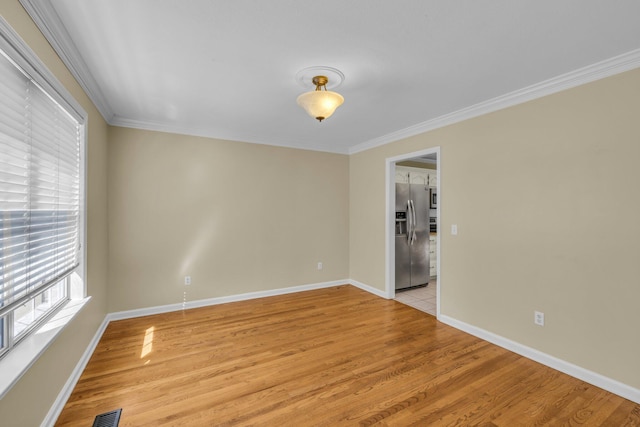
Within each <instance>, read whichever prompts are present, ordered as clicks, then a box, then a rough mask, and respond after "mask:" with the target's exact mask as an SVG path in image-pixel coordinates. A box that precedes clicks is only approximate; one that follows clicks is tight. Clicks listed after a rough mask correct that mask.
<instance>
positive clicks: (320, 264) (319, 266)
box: [318, 262, 322, 270]
mask: <svg viewBox="0 0 640 427" xmlns="http://www.w3.org/2000/svg"><path fill="white" fill-rule="evenodd" d="M318 270H322V263H321V262H319V263H318Z"/></svg>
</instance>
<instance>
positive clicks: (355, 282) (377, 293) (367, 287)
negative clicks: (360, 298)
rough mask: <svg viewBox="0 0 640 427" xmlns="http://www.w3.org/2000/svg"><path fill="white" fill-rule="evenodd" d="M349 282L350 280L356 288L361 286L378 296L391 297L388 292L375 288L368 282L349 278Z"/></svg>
mask: <svg viewBox="0 0 640 427" xmlns="http://www.w3.org/2000/svg"><path fill="white" fill-rule="evenodd" d="M348 282H349V284H350V285H353V286H355V287H356V288H360V289H362V290H363V291H367V292H369V293H370V294H374V295H376V296H379V297H380V298H385V299H391V298H390V297H389V296H388V295H387V293H386V292H385V291H381V290H380V289H378V288H374V287H373V286H370V285H366V284H364V283H362V282H358V281H357V280H353V279H349V280H348Z"/></svg>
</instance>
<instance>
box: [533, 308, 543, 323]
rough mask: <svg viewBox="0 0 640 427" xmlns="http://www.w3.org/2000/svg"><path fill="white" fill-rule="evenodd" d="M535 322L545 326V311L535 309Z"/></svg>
mask: <svg viewBox="0 0 640 427" xmlns="http://www.w3.org/2000/svg"><path fill="white" fill-rule="evenodd" d="M533 323H535V324H536V325H540V326H544V313H543V312H541V311H534V312H533Z"/></svg>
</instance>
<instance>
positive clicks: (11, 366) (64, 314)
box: [0, 16, 90, 399]
mask: <svg viewBox="0 0 640 427" xmlns="http://www.w3.org/2000/svg"><path fill="white" fill-rule="evenodd" d="M0 49H2V51H4V53H5V54H6V55H7V56H8V57H9V58H10V60H11V61H13V62H14V63H15V64H16V65H18V67H20V68H22V70H23V71H24V72H25V73H26V74H28V75H29V77H30V78H31V79H32V80H33V81H34V82H35V83H36V84H37V85H39V86H40V88H42V90H43V91H44V92H45V93H46V94H47V95H48V96H50V97H51V98H52V99H53V100H54V101H55V102H57V103H58V104H59V105H60V106H61V107H62V108H63V109H64V110H66V112H67V113H68V114H70V115H71V116H72V117H73V118H74V119H75V120H77V122H78V123H79V126H80V147H79V149H80V162H79V165H80V171H79V172H80V177H79V184H80V189H79V197H80V201H79V213H78V214H79V229H78V233H79V236H78V241H79V244H80V250H79V254H78V266H77V267H76V268H75V270H74V271H73V272H72V273H71V274H70V275H68V276H66V277H63V278H61V280H60V281H56V282H54V283H52V284H51V286H50V287H47V288H45V289H42V290H40V291H39V292H37V294H34V295H33V298H34V299H36V298H38V297H39V295H40V294H41V293H43V292H47V291H48V290H49V289H51V288H53V287H55V286H57V284H58V283H60V282H64V287H65V288H66V295H65V297H64V299H62V300H60V301H58V302H57V303H56V304H55V305H54V306H53V307H50V309H49V310H48V312H47V313H46V315H43V316H41V318H40V319H38V320H37V322H34V323H33V324H31V325H29V326H28V327H27V328H26V329H25V330H24V331H22V332H21V333H20V334H19V335H17V336H16V337H15V340H14V342H13V343H12V346H11V347H9V348H5V349H2V348H0V399H1V398H2V397H3V396H4V395H5V394H6V393H7V392H8V390H9V389H10V388H11V387H12V386H13V385H14V384H15V383H16V382H17V381H18V380H19V379H20V377H21V376H22V375H23V374H24V373H25V372H26V371H27V370H28V369H29V367H30V366H31V365H32V364H33V363H35V361H36V360H37V359H38V357H39V356H40V355H41V354H42V353H43V352H44V351H45V350H46V349H47V348H48V346H49V345H50V344H51V343H52V342H53V341H54V340H55V338H56V336H57V335H58V333H59V332H60V331H61V330H62V329H63V328H64V327H65V326H66V325H67V324H68V323H69V322H70V321H71V320H72V319H73V318H74V316H75V315H76V314H77V313H78V312H79V311H80V310H81V309H82V307H84V306H85V304H86V303H87V302H88V301H89V299H90V298H89V297H87V286H86V277H87V275H86V267H87V262H86V260H87V250H86V248H87V244H86V222H87V221H86V204H87V197H86V180H87V157H86V151H87V139H88V114H87V113H86V112H85V110H84V109H83V108H82V106H81V105H80V104H79V103H78V102H77V101H76V100H75V99H74V98H73V96H72V95H71V94H70V93H69V91H68V90H67V89H66V88H65V87H64V86H63V85H62V84H61V83H60V82H59V81H58V79H57V78H56V77H55V76H54V75H53V73H51V71H49V69H48V68H47V67H46V65H45V64H44V63H43V62H42V61H41V60H40V59H39V58H38V56H37V55H36V54H35V53H34V52H33V50H31V48H30V47H29V46H28V45H27V44H26V43H25V42H24V41H23V40H22V39H21V38H20V36H19V35H18V33H17V32H16V31H15V30H14V29H13V28H12V27H11V26H10V25H9V24H8V23H7V21H6V20H5V19H4V18H3V17H2V16H0ZM29 301H32V300H29ZM34 304H35V303H34ZM11 317H12V316H9V317H7V314H5V316H4V319H5V321H4V322H0V324H1V325H0V327H3V328H4V332H3V334H7V333H9V334H12V331H11V328H12V325H11V326H10V325H8V323H13V319H11ZM4 336H5V340H6V337H7V336H6V335H4ZM11 339H12V338H11V337H9V340H11ZM23 343H24V344H23Z"/></svg>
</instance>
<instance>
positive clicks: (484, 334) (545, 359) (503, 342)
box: [438, 315, 640, 404]
mask: <svg viewBox="0 0 640 427" xmlns="http://www.w3.org/2000/svg"><path fill="white" fill-rule="evenodd" d="M438 320H439V321H441V322H442V323H445V324H447V325H449V326H452V327H454V328H456V329H459V330H461V331H464V332H467V333H469V334H471V335H473V336H475V337H478V338H480V339H483V340H485V341H488V342H490V343H492V344H495V345H497V346H500V347H502V348H506V349H507V350H510V351H513V352H514V353H517V354H519V355H521V356H524V357H526V358H527V359H531V360H534V361H536V362H538V363H541V364H543V365H545V366H548V367H550V368H553V369H555V370H557V371H560V372H563V373H565V374H567V375H570V376H572V377H574V378H577V379H579V380H582V381H584V382H587V383H589V384H593V385H595V386H597V387H600V388H602V389H604V390H607V391H610V392H611V393H613V394H616V395H618V396H622V397H624V398H625V399H629V400H631V401H633V402H636V403H639V404H640V389H637V388H634V387H631V386H629V385H626V384H623V383H621V382H619V381H616V380H614V379H611V378H609V377H605V376H604V375H601V374H598V373H596V372H593V371H590V370H588V369H584V368H582V367H580V366H577V365H574V364H573V363H569V362H567V361H565V360H562V359H558V358H557V357H553V356H551V355H548V354H546V353H543V352H541V351H539V350H536V349H534V348H531V347H527V346H526V345H523V344H520V343H518V342H515V341H511V340H510V339H507V338H505V337H502V336H500V335H496V334H494V333H492V332H489V331H486V330H484V329H482V328H478V327H476V326H473V325H470V324H468V323H465V322H462V321H460V320H457V319H454V318H453V317H449V316H446V315H440V316H438Z"/></svg>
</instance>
